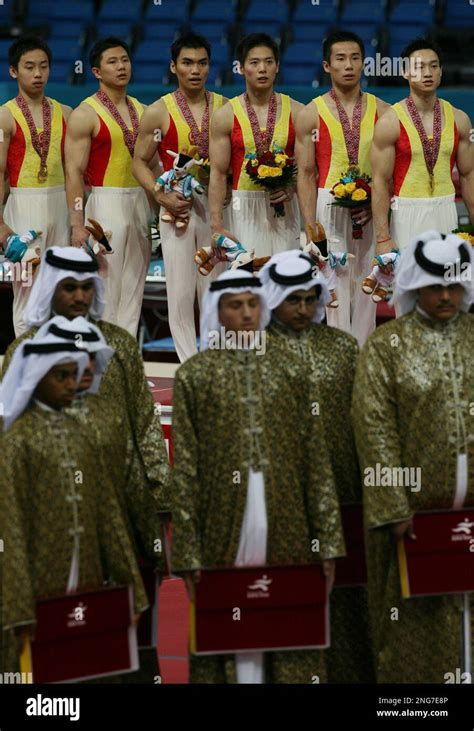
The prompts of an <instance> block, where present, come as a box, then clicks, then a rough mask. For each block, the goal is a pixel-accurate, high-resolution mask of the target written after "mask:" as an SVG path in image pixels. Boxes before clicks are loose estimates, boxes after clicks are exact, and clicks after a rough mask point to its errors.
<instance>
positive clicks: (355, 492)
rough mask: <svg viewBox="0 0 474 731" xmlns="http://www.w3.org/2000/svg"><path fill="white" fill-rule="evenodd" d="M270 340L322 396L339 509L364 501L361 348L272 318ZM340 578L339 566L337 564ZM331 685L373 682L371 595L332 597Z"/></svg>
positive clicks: (332, 333) (359, 590)
mask: <svg viewBox="0 0 474 731" xmlns="http://www.w3.org/2000/svg"><path fill="white" fill-rule="evenodd" d="M267 336H268V339H269V340H270V341H271V342H274V343H275V345H276V346H277V347H280V348H282V349H283V350H285V351H291V352H293V353H295V355H296V356H298V358H299V360H300V362H301V363H302V364H304V365H305V367H306V368H307V369H308V373H309V374H310V376H311V379H312V380H313V382H314V384H315V386H316V387H317V388H318V390H319V391H320V394H321V409H320V413H321V419H322V422H323V425H324V433H325V436H326V443H327V446H328V453H329V458H330V460H331V466H332V470H333V473H334V479H335V482H336V490H337V496H338V498H339V502H340V504H341V505H344V504H350V503H361V502H362V490H361V484H360V474H359V466H358V461H357V454H356V449H355V442H354V435H353V433H352V429H351V425H350V406H351V396H352V386H353V382H354V375H355V368H356V362H357V357H358V353H359V347H358V345H357V341H356V340H355V338H353V337H352V335H349V334H348V333H345V332H343V331H342V330H338V329H337V328H334V327H329V326H328V325H317V324H314V323H312V324H311V326H310V327H309V328H307V329H306V330H303V331H302V332H296V331H295V330H293V329H292V328H290V327H287V326H285V325H283V324H282V323H281V322H278V320H276V319H273V320H272V322H271V323H270V326H269V327H268V329H267ZM336 576H337V562H336ZM325 656H326V669H327V680H328V682H329V683H364V682H365V683H367V682H373V681H374V671H373V662H372V647H371V642H370V637H369V623H368V607H367V590H366V589H365V588H364V587H348V588H346V587H343V588H337V589H334V590H333V592H332V594H331V647H330V648H329V649H328V650H327V651H326V652H325Z"/></svg>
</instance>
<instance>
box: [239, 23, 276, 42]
mask: <svg viewBox="0 0 474 731" xmlns="http://www.w3.org/2000/svg"><path fill="white" fill-rule="evenodd" d="M282 28H283V26H282V24H281V23H280V22H279V21H278V20H277V21H275V22H273V21H272V20H267V21H263V20H261V21H259V22H252V23H249V22H247V21H246V22H244V23H242V25H241V26H240V31H241V35H242V36H246V35H248V34H249V33H268V35H270V36H272V38H274V39H275V40H277V41H278V39H279V38H281V34H282Z"/></svg>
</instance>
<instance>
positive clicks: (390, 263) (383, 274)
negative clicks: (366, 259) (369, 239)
mask: <svg viewBox="0 0 474 731" xmlns="http://www.w3.org/2000/svg"><path fill="white" fill-rule="evenodd" d="M399 259H400V253H399V252H398V251H391V252H390V253H389V254H380V255H379V256H376V257H374V258H373V259H372V264H375V266H374V268H373V269H372V271H371V273H370V274H369V276H368V277H365V279H364V280H363V281H362V291H363V292H365V294H370V295H371V296H372V302H382V301H383V300H386V299H388V297H389V294H390V290H391V285H392V282H393V279H394V276H395V268H396V266H397V264H398V261H399Z"/></svg>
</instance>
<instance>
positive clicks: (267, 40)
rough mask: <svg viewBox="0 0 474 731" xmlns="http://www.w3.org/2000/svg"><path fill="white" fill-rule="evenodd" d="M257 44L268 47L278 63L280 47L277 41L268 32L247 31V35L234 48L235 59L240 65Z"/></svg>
mask: <svg viewBox="0 0 474 731" xmlns="http://www.w3.org/2000/svg"><path fill="white" fill-rule="evenodd" d="M257 46H266V47H267V48H270V49H271V50H272V53H273V55H274V56H275V61H276V62H277V63H279V61H280V47H279V45H278V43H277V42H276V41H275V40H274V39H273V38H272V37H271V36H269V35H268V33H249V35H247V36H244V38H242V39H241V40H240V41H239V43H238V44H237V48H236V49H235V53H236V56H237V60H238V62H239V63H240V65H241V66H243V65H244V63H245V59H246V58H247V56H248V55H249V53H250V51H251V50H252V48H256V47H257Z"/></svg>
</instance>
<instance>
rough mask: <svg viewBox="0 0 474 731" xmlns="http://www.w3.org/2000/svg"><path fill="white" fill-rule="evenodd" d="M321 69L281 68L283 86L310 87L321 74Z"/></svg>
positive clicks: (302, 67) (305, 67)
mask: <svg viewBox="0 0 474 731" xmlns="http://www.w3.org/2000/svg"><path fill="white" fill-rule="evenodd" d="M321 70H322V67H315V66H288V67H284V68H283V81H284V83H285V84H292V85H295V86H310V85H311V84H312V83H313V81H315V80H316V84H318V81H317V79H318V78H319V76H320V74H321Z"/></svg>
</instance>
